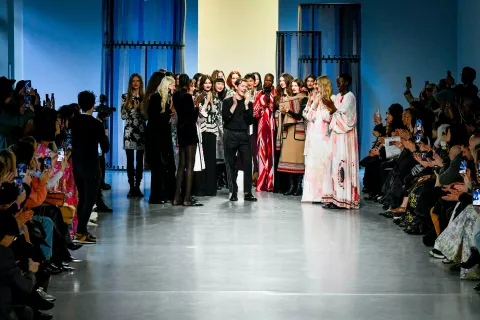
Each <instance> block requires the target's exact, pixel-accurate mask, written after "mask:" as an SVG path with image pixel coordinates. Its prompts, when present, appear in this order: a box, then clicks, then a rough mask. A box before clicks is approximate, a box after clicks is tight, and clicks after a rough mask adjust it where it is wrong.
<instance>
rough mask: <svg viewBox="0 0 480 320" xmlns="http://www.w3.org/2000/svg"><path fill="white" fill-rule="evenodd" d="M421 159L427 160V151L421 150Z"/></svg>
mask: <svg viewBox="0 0 480 320" xmlns="http://www.w3.org/2000/svg"><path fill="white" fill-rule="evenodd" d="M422 160H424V161H426V160H427V153H426V152H425V151H424V152H422Z"/></svg>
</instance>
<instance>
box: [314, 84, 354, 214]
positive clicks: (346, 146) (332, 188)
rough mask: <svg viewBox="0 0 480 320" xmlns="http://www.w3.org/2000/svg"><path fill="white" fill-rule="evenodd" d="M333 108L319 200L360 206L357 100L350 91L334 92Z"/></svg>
mask: <svg viewBox="0 0 480 320" xmlns="http://www.w3.org/2000/svg"><path fill="white" fill-rule="evenodd" d="M333 101H334V103H335V107H336V108H337V111H336V112H335V113H334V114H333V115H332V120H331V122H330V132H331V136H330V146H331V149H330V150H331V152H330V153H329V156H328V158H327V162H326V163H328V165H327V167H326V168H325V175H324V183H323V192H324V195H323V197H322V202H324V203H333V204H335V205H336V206H338V207H340V208H345V209H358V208H359V207H360V194H359V185H360V184H359V177H358V169H359V168H358V166H359V160H358V138H357V105H356V104H357V103H356V99H355V96H354V95H353V93H351V92H348V93H347V94H345V95H344V96H342V94H341V93H339V94H337V95H336V96H335V97H334V99H333Z"/></svg>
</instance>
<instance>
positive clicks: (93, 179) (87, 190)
mask: <svg viewBox="0 0 480 320" xmlns="http://www.w3.org/2000/svg"><path fill="white" fill-rule="evenodd" d="M74 178H75V184H76V185H77V190H78V207H77V214H78V227H77V233H79V234H84V233H85V232H87V224H88V221H89V220H90V215H91V213H92V209H93V205H94V204H95V202H96V200H97V195H98V189H99V188H100V179H101V174H98V175H97V176H90V177H88V176H87V177H86V176H83V175H78V174H74Z"/></svg>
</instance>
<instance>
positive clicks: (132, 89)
mask: <svg viewBox="0 0 480 320" xmlns="http://www.w3.org/2000/svg"><path fill="white" fill-rule="evenodd" d="M144 96H145V95H144V91H143V80H142V77H141V76H140V75H139V74H138V73H134V74H132V75H131V76H130V80H129V81H128V92H127V93H125V94H123V95H122V108H121V112H122V119H123V120H125V130H124V133H123V149H125V152H126V154H127V175H128V184H129V185H130V191H129V192H128V195H127V197H129V198H130V197H136V198H141V197H143V194H142V192H141V191H140V184H141V182H142V178H143V155H144V151H145V130H146V123H145V117H144V114H145V112H144V104H143V100H144ZM135 151H136V153H137V157H136V167H135V164H134V156H135Z"/></svg>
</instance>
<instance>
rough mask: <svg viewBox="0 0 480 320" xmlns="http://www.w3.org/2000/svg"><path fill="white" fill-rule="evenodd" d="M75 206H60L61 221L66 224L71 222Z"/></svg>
mask: <svg viewBox="0 0 480 320" xmlns="http://www.w3.org/2000/svg"><path fill="white" fill-rule="evenodd" d="M75 211H76V210H75V207H73V206H68V205H65V206H61V207H60V212H61V213H62V217H63V222H65V223H66V224H72V222H73V218H74V217H75Z"/></svg>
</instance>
